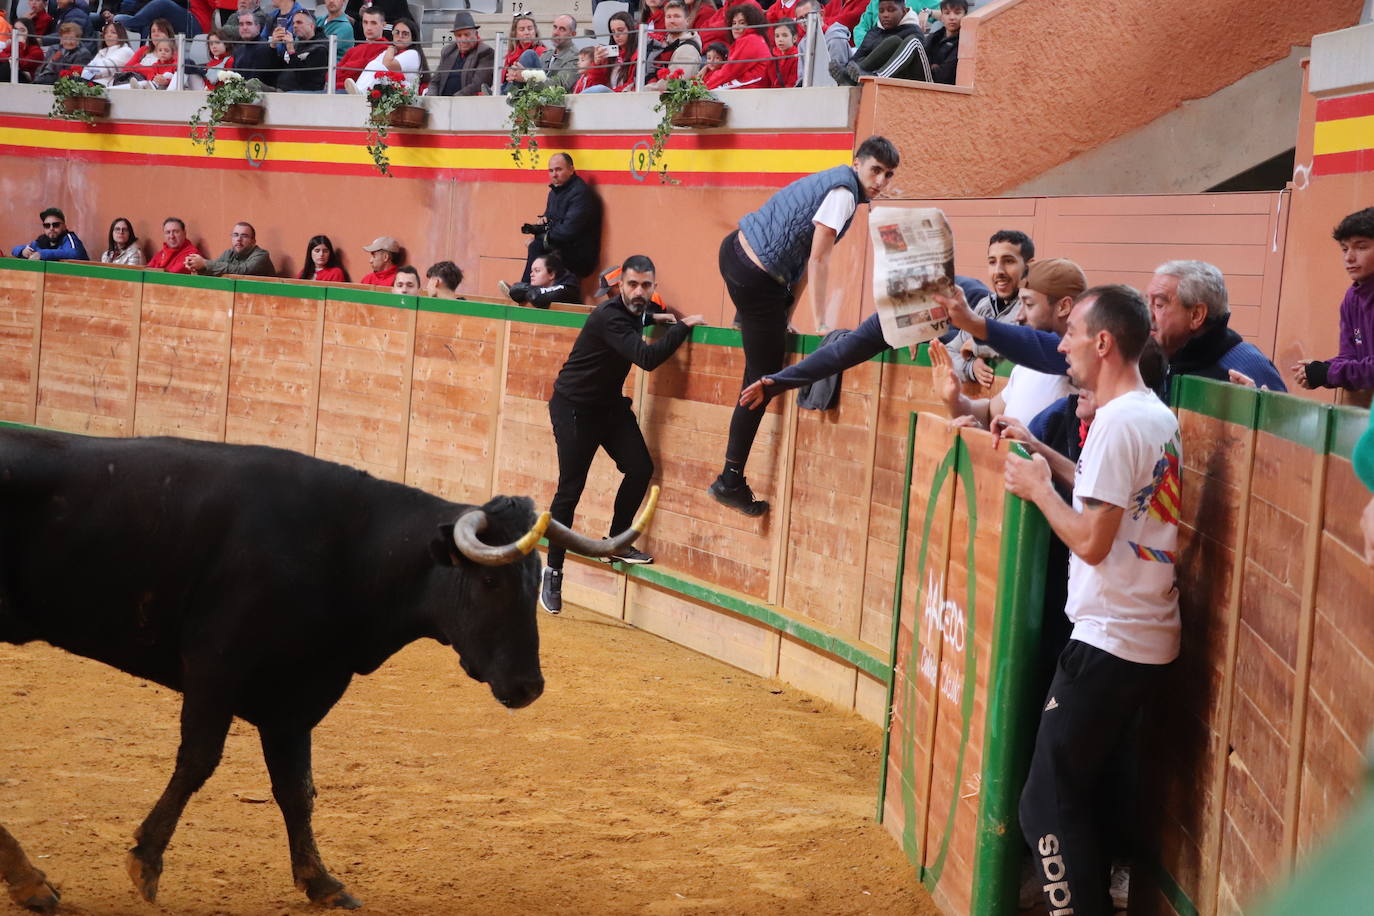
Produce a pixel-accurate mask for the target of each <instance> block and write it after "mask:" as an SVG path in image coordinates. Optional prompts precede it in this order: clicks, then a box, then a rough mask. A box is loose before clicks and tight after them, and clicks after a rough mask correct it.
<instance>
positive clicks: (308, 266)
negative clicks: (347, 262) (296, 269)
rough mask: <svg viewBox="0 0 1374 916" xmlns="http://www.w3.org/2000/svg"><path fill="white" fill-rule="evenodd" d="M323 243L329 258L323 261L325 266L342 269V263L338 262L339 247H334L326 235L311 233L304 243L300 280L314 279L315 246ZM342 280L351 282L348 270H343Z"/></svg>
mask: <svg viewBox="0 0 1374 916" xmlns="http://www.w3.org/2000/svg"><path fill="white" fill-rule="evenodd" d="M316 245H324V246H325V247H327V248H328V249H329V260H328V261H326V262H325V265H324V266H325V267H337V268H339V269H340V270H343V265H342V264H340V263H339V249H337V248H335V247H334V243H333V242H331V241H330V240H329V236H327V235H312V236H311V237H310V241H308V242H306V243H305V266H304V267H302V268H301V276H300V279H302V280H313V279H315V255H314V253H315V246H316ZM343 275H344V282H345V283H349V282H352V281H350V280H349V279H348V271H346V270H344V272H343Z"/></svg>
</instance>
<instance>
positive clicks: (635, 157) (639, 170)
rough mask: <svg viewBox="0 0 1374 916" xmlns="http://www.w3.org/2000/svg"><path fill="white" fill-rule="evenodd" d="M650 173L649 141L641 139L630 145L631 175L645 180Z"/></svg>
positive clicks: (639, 179)
mask: <svg viewBox="0 0 1374 916" xmlns="http://www.w3.org/2000/svg"><path fill="white" fill-rule="evenodd" d="M648 175H649V141H648V140H640V141H639V142H638V143H636V144H635V145H634V146H632V147H630V177H631V178H633V179H634V180H635V181H643V180H644V179H645V178H647V177H648Z"/></svg>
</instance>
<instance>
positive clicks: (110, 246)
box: [63, 216, 138, 251]
mask: <svg viewBox="0 0 1374 916" xmlns="http://www.w3.org/2000/svg"><path fill="white" fill-rule="evenodd" d="M63 222H64V223H65V222H66V220H63ZM120 223H123V224H124V225H126V226H128V227H129V244H128V245H126V246H124V247H126V248H132V247H134V245H136V244H138V235H137V234H136V233H135V232H134V224H133V223H131V222H129V220H127V219H125V218H124V217H122V216H116V217H115V218H114V219H113V220H111V221H110V235H109V238H108V241H107V242H106V244H105V250H106V251H114V250H115V240H114V227H115V226H118V225H119V224H120Z"/></svg>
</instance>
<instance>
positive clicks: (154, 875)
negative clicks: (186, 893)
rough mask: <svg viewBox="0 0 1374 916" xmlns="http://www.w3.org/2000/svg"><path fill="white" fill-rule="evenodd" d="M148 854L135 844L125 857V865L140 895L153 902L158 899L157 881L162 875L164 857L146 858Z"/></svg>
mask: <svg viewBox="0 0 1374 916" xmlns="http://www.w3.org/2000/svg"><path fill="white" fill-rule="evenodd" d="M145 855H147V854H146V853H144V852H140V851H139V848H138V847H137V846H135V847H134V848H133V849H130V850H129V855H128V856H127V857H125V859H124V867H125V868H126V869H128V872H129V877H130V878H131V879H132V880H133V882H134V889H135V890H137V891H138V893H139V896H140V897H142V898H143V899H144V900H146V901H148V902H149V903H152V902H153V901H155V900H157V882H158V879H159V878H161V877H162V857H161V856H159V857H158V858H157V860H156V861H152V860H150V859H147V858H144V856H145Z"/></svg>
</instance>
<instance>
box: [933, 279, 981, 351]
mask: <svg viewBox="0 0 1374 916" xmlns="http://www.w3.org/2000/svg"><path fill="white" fill-rule="evenodd" d="M935 301H936V302H938V303H940V304H941V305H942V306H944V307H945V311H947V312H949V323H950V324H952V325H954V326H955V327H956V328H958V329H959V330H961V331H968V332H969V333H970V334H972V335H973V336H974V337H976V338H978V339H979V340H984V339H985V338H986V337H987V333H988V321H987V319H986V318H984V317H983V316H981V315H976V314H974V312H973V309H971V308H969V304H968V298H967V297H965V296H964V290H963V287H961V286H959V284H957V283H956V284H954V293H953V294H952V295H949V296H942V295H941V294H939V293H936V294H935Z"/></svg>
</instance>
